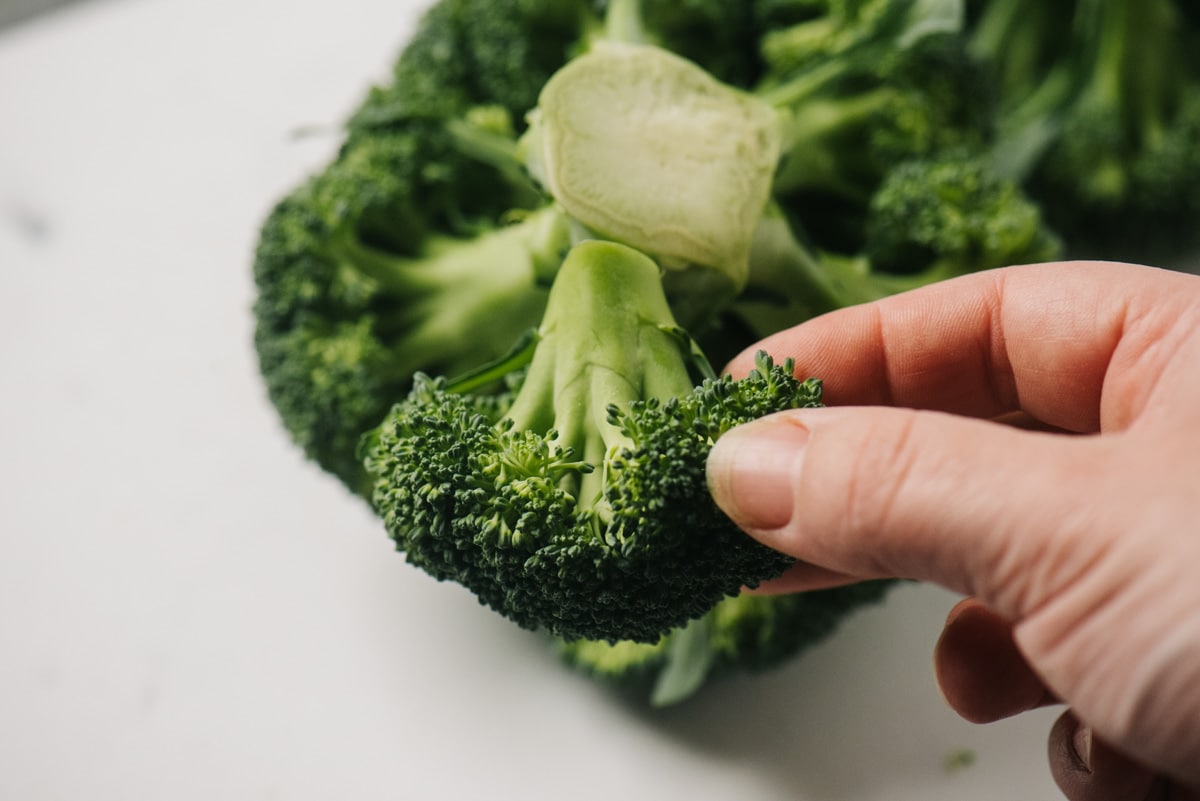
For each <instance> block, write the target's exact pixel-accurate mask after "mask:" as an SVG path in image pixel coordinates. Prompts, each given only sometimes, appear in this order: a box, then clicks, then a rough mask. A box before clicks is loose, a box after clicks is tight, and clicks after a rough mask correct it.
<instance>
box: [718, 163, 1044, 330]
mask: <svg viewBox="0 0 1200 801" xmlns="http://www.w3.org/2000/svg"><path fill="white" fill-rule="evenodd" d="M803 222H804V221H801V223H803ZM805 232H806V229H803V228H801V230H800V231H799V235H797V231H796V226H794V225H793V224H792V222H791V221H789V219H788V218H787V217H786V216H785V215H784V214H783V213H782V212H781V211H780V210H778V209H775V210H774V212H773V213H768V214H767V215H766V216H765V217H764V219H763V221H762V223H761V224H760V226H759V229H758V234H757V237H756V241H755V249H754V251H753V253H752V256H751V260H750V263H751V271H750V279H749V284H748V286H747V290H746V292H745V293H743V295H742V297H741V298H740V299H739V301H738V302H737V304H736V305H735V307H734V308H735V312H736V313H737V314H738V315H739V316H740V317H741V319H742V320H743V321H744V322H745V323H746V324H747V325H749V326H750V327H751V328H752V329H753V330H754V332H755V333H756V334H757V335H758V336H760V337H761V336H767V335H769V334H771V333H773V332H775V331H779V330H782V329H783V328H786V327H788V326H791V325H795V324H796V323H798V322H800V321H802V320H805V319H807V318H809V317H812V316H815V315H817V314H821V313H824V312H827V311H831V310H833V309H837V308H841V307H843V306H851V305H855V304H858V303H864V302H868V301H871V300H877V299H879V298H882V297H886V296H887V295H891V294H895V293H897V292H902V291H905V290H908V289H913V288H915V287H918V286H922V285H925V284H929V283H933V282H935V281H940V280H944V279H947V278H952V277H954V276H957V275H963V274H965V273H969V272H975V271H978V270H987V269H992V268H996V267H1002V266H1006V265H1009V264H1022V263H1031V262H1041V261H1050V260H1053V259H1055V258H1057V257H1058V256H1059V254H1060V252H1061V245H1060V241H1059V239H1058V237H1057V236H1056V235H1055V234H1054V233H1053V232H1052V231H1051V230H1050V229H1049V228H1048V227H1047V226H1046V224H1045V223H1044V221H1043V220H1042V217H1041V211H1040V209H1039V208H1038V206H1036V205H1035V204H1034V203H1032V202H1031V201H1030V200H1029V199H1028V198H1027V197H1026V196H1025V195H1024V193H1023V192H1022V191H1021V189H1020V187H1018V186H1017V185H1016V184H1015V183H1013V182H1012V181H1009V180H1007V179H1005V178H1002V177H1000V176H999V175H998V174H997V172H996V171H995V170H994V169H993V168H992V167H991V164H990V162H989V161H988V159H987V158H986V157H985V156H983V155H981V154H969V153H944V154H941V155H939V156H937V157H934V158H930V159H923V160H916V161H911V162H906V163H904V164H901V165H899V166H897V167H896V168H895V169H893V170H892V171H891V172H889V173H888V174H887V176H886V177H885V178H884V180H883V183H882V184H881V185H880V187H879V189H878V191H876V193H875V194H874V195H873V196H872V198H871V200H870V203H869V204H868V217H867V222H866V225H865V235H864V239H863V241H862V246H861V249H860V250H859V251H858V252H856V253H853V254H840V253H835V252H831V251H823V250H820V249H818V248H815V247H813V246H812V244H811V243H810V242H809V241H808V240H807V239H806V237H805V236H804V234H805Z"/></svg>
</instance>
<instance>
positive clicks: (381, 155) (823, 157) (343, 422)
mask: <svg viewBox="0 0 1200 801" xmlns="http://www.w3.org/2000/svg"><path fill="white" fill-rule="evenodd" d="M982 76H983V73H981V71H980V70H979V69H978V67H977V65H976V64H975V62H974V61H973V60H972V56H971V54H970V53H969V52H968V51H967V48H966V40H965V39H964V36H963V17H962V0H752V1H749V2H746V3H729V2H724V0H608V1H607V2H604V0H440V2H438V3H436V4H435V5H433V6H432V8H431V9H430V10H429V12H428V13H427V14H426V16H425V17H424V18H423V19H422V22H421V24H420V26H419V28H418V30H417V32H416V34H415V36H414V38H413V39H412V40H411V42H410V43H409V45H408V46H407V47H406V48H405V49H404V51H403V52H402V53H401V55H400V57H399V59H398V61H397V62H396V65H395V69H394V71H393V73H392V76H391V80H390V81H388V82H387V83H386V84H384V85H381V86H377V87H375V88H373V89H371V90H370V92H369V94H368V95H367V97H366V98H365V100H364V101H363V103H362V104H361V106H360V107H359V108H358V109H357V111H355V113H354V114H353V115H352V116H351V117H350V119H349V121H348V124H347V129H346V135H345V141H344V143H343V144H342V146H341V148H340V150H339V151H338V153H337V156H336V157H335V158H334V159H333V161H332V162H331V163H330V164H329V166H328V167H327V168H326V169H325V170H323V171H322V172H320V173H319V174H317V175H315V176H313V177H311V178H310V179H308V180H306V181H305V182H304V183H303V184H302V185H300V186H299V187H297V188H296V189H295V190H294V191H292V192H291V193H290V194H289V195H288V196H287V197H285V198H284V199H283V200H281V201H280V202H279V203H278V205H277V206H276V207H275V209H274V210H273V211H272V212H271V213H270V214H269V216H268V217H267V218H266V220H265V222H264V224H263V226H262V232H261V238H260V241H259V244H258V249H257V252H256V258H255V279H256V282H257V287H258V298H257V302H256V304H255V308H254V313H255V317H256V323H257V327H256V334H255V344H256V347H257V350H258V354H259V358H260V365H261V368H262V372H263V376H264V379H265V382H266V386H267V390H268V393H269V395H270V398H271V400H272V402H273V403H274V404H275V406H276V408H277V409H278V411H279V414H280V417H281V419H282V421H283V423H284V425H285V426H286V428H287V429H288V431H289V432H290V433H291V435H292V437H293V439H294V440H295V441H296V442H297V443H298V444H299V445H300V446H301V447H303V449H304V451H305V453H306V454H307V455H308V456H309V457H310V458H312V459H313V460H315V461H316V462H317V463H318V464H319V465H320V466H321V467H323V468H324V469H326V470H328V471H329V472H331V473H333V474H334V475H336V476H337V477H338V478H340V479H341V481H342V482H343V483H345V484H346V486H347V487H349V488H350V489H351V490H352V491H353V492H355V493H357V494H358V495H360V496H362V497H364V498H366V499H368V500H369V501H370V502H371V504H372V505H373V508H374V509H375V510H376V511H377V512H378V514H379V515H380V517H381V518H382V519H383V523H384V526H385V528H386V530H387V531H388V533H389V534H390V536H391V537H392V538H393V539H394V541H395V543H396V545H397V547H398V549H400V550H402V551H403V552H404V553H405V554H406V556H407V558H408V560H409V561H410V562H412V563H413V564H415V565H417V566H419V567H421V568H423V569H424V570H426V571H428V572H429V573H431V574H432V575H433V576H435V577H436V578H439V579H452V580H455V581H459V582H461V583H463V584H465V585H467V586H468V587H469V588H470V589H471V590H472V591H473V592H475V593H476V595H477V596H478V597H479V599H480V601H481V602H483V603H484V604H487V605H489V606H491V607H493V608H495V609H496V610H498V611H499V612H501V613H502V614H504V615H507V616H508V617H510V618H512V619H513V620H515V621H516V622H517V623H519V624H520V625H523V626H526V627H531V628H538V629H542V630H544V631H546V632H549V633H551V634H553V635H555V636H557V637H558V638H560V640H559V641H560V643H561V645H560V648H561V649H562V650H563V652H564V654H565V655H566V657H567V659H568V661H570V662H572V663H573V664H576V665H577V666H579V667H581V668H582V669H584V670H587V671H589V672H592V673H595V674H597V675H604V676H607V677H610V678H614V679H617V680H624V681H626V682H630V683H636V682H637V681H638V680H640V681H642V682H644V683H645V682H648V683H651V684H652V685H653V687H654V690H653V695H654V698H655V700H656V701H657V702H669V701H677V700H680V699H681V698H683V697H684V696H686V695H687V694H688V693H690V692H692V691H694V690H695V689H696V687H697V686H698V685H699V684H700V683H702V682H703V681H704V680H705V678H706V677H707V676H709V675H717V674H720V673H723V672H725V671H727V670H733V669H738V668H747V669H753V668H756V667H765V666H768V665H770V664H773V663H775V662H777V661H780V660H782V659H784V658H786V657H787V656H790V655H791V654H793V653H795V652H797V651H799V650H800V649H801V648H802V647H803V646H804V645H805V644H807V643H809V642H812V641H814V640H816V639H817V638H819V637H820V636H821V635H822V634H823V633H825V632H827V631H828V630H830V629H831V628H832V627H833V625H834V624H835V622H836V621H837V620H838V619H839V618H840V617H841V616H842V615H844V614H845V613H847V612H848V611H849V610H851V609H853V608H855V607H856V606H858V605H860V604H862V603H865V602H868V601H871V600H874V599H876V598H878V597H880V596H881V594H882V592H883V587H884V586H885V585H874V584H871V585H863V586H861V587H853V588H845V589H843V590H833V591H828V592H823V593H817V594H812V595H806V596H798V597H795V598H791V597H789V598H779V599H776V598H758V597H754V596H750V595H746V594H740V590H741V588H742V587H743V586H745V585H753V584H755V583H756V582H758V581H761V580H763V579H766V578H768V577H770V576H773V575H775V574H777V573H778V572H779V571H780V570H782V569H784V568H785V567H786V565H787V564H788V560H787V559H786V558H784V557H782V556H780V555H778V554H776V553H774V552H772V551H770V550H768V549H766V548H764V547H762V546H759V545H757V544H755V543H753V541H752V540H750V539H748V538H746V537H745V536H744V535H742V534H740V533H739V532H737V530H736V529H735V528H734V527H733V525H732V523H731V522H730V521H729V520H727V519H726V518H725V517H724V516H723V515H722V514H721V513H720V511H719V510H718V509H717V508H716V507H715V505H714V504H713V503H712V501H711V499H710V498H709V497H708V494H707V488H706V486H705V481H704V461H705V457H706V454H707V451H708V449H709V448H710V447H711V444H712V442H713V441H715V439H716V438H717V437H719V436H721V434H723V433H724V432H725V431H726V430H727V429H728V428H729V427H731V426H733V425H736V424H739V423H741V422H744V421H747V420H750V419H753V418H755V417H759V416H762V415H765V414H769V413H772V412H774V411H778V410H781V409H786V408H792V407H795V406H803V405H814V404H817V403H819V402H820V387H819V383H818V382H815V381H800V380H797V379H796V378H795V377H794V376H793V375H792V372H793V368H794V366H793V365H791V364H790V363H783V364H774V363H773V362H771V361H770V360H769V359H768V358H766V357H765V356H764V357H762V358H761V359H760V361H759V363H758V369H757V370H756V371H754V372H753V373H752V374H751V375H750V376H749V377H747V378H746V379H744V380H741V381H733V380H731V379H728V378H724V379H718V378H716V377H715V376H713V375H712V371H711V368H709V367H708V360H707V359H706V358H705V354H707V355H709V356H712V355H713V354H717V353H732V352H736V351H739V350H741V349H743V348H745V347H747V346H749V345H751V344H752V343H753V342H754V341H755V340H757V339H759V338H761V337H762V336H764V335H766V334H769V333H774V332H775V331H777V330H779V329H780V328H783V327H785V326H790V325H793V324H795V323H798V322H800V321H802V320H803V319H806V318H807V317H809V316H812V315H813V314H816V313H819V312H821V311H824V310H827V309H832V308H836V307H838V306H843V305H847V304H850V303H857V302H861V301H864V300H870V299H873V298H875V297H880V296H882V295H883V294H888V293H891V292H895V291H899V290H901V289H904V288H907V287H910V286H916V285H920V284H922V283H926V282H929V281H933V280H937V279H939V278H942V277H947V276H950V275H955V274H958V273H960V272H965V271H967V270H972V269H982V268H986V267H990V266H998V265H999V264H1001V263H1005V262H1006V261H1024V260H1039V259H1042V258H1050V257H1051V256H1053V255H1054V254H1055V253H1056V250H1055V248H1056V240H1055V239H1054V237H1053V236H1052V235H1051V234H1049V233H1048V232H1047V230H1046V228H1045V226H1043V224H1042V222H1041V218H1040V216H1039V212H1038V210H1037V208H1036V207H1034V206H1032V205H1031V204H1030V203H1029V202H1028V201H1027V199H1026V198H1025V197H1024V196H1023V195H1022V194H1021V193H1020V191H1018V187H1017V186H1016V185H1015V184H1013V183H1012V182H1009V181H1003V180H1001V179H999V178H997V177H996V176H995V175H994V174H993V173H992V172H991V171H990V170H989V169H988V165H987V164H986V163H985V162H984V158H985V156H984V154H988V153H990V152H992V148H993V144H994V142H993V138H994V135H995V132H994V130H993V117H992V113H993V104H992V97H991V95H990V94H988V93H987V92H986V91H983V84H982ZM1182 146H1183V143H1182V142H1180V143H1177V144H1176V145H1175V147H1176V148H1180V147H1182ZM1163 152H1166V151H1163ZM1158 165H1159V166H1158V169H1165V165H1167V162H1165V161H1160V162H1159V163H1158ZM1143 169H1144V170H1147V171H1149V170H1150V167H1145V168H1143ZM531 330H532V331H533V332H534V333H532V334H528V332H529V331H531ZM685 330H686V331H687V332H688V333H687V334H685V333H683V332H684V331H685ZM523 335H524V336H523ZM692 336H695V337H696V340H693V339H692V338H691V337H692ZM514 343H516V346H515V347H513V346H514ZM697 343H700V344H697ZM639 677H640V679H639Z"/></svg>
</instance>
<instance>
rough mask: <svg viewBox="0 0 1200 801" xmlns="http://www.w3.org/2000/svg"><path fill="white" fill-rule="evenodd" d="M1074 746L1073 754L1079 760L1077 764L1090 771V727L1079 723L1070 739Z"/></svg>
mask: <svg viewBox="0 0 1200 801" xmlns="http://www.w3.org/2000/svg"><path fill="white" fill-rule="evenodd" d="M1071 743H1072V745H1073V746H1074V747H1075V756H1076V758H1077V759H1078V760H1079V764H1080V765H1083V767H1084V768H1085V769H1086V770H1087V771H1088V773H1091V771H1092V729H1091V727H1090V726H1084V725H1080V727H1079V728H1078V729H1076V730H1075V736H1074V737H1073V738H1072V740H1071Z"/></svg>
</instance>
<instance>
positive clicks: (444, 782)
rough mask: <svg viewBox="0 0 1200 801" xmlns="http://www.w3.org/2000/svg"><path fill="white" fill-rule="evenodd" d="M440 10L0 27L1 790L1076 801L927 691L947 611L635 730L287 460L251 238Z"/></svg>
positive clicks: (232, 6) (289, 450)
mask: <svg viewBox="0 0 1200 801" xmlns="http://www.w3.org/2000/svg"><path fill="white" fill-rule="evenodd" d="M418 5H419V4H416V3H412V2H403V1H401V2H397V1H396V0H390V1H387V2H385V0H339V1H338V2H336V3H334V2H329V1H328V0H327V1H326V2H312V3H289V2H285V1H284V0H207V1H206V2H200V1H199V0H153V1H151V0H112V1H111V2H105V3H101V4H95V5H92V4H84V5H81V6H78V7H76V8H72V9H70V10H68V11H64V12H61V13H56V14H53V15H50V16H47V17H45V18H42V19H40V20H36V21H33V22H30V23H27V24H23V25H20V26H17V27H14V28H12V29H9V30H6V31H0V487H2V489H0V552H2V554H3V555H2V556H0V655H2V656H0V710H2V712H0V798H6V799H21V800H22V801H54V800H57V799H79V798H86V799H88V801H118V799H119V800H120V801H126V800H127V799H171V800H172V801H187V800H189V799H197V801H199V799H204V801H211V800H212V799H223V801H229V800H230V799H288V800H289V801H291V800H293V799H314V801H315V800H316V799H330V798H346V799H398V798H404V799H479V798H483V799H489V801H504V799H518V798H519V799H524V800H526V801H528V800H530V799H533V800H535V801H536V800H537V799H561V798H572V799H576V801H589V800H590V799H610V798H615V797H623V798H659V799H689V801H706V800H708V799H714V800H715V799H730V798H741V799H763V800H764V801H775V800H776V799H794V800H798V801H818V800H820V801H841V800H843V799H844V800H845V801H851V799H852V800H853V801H951V799H953V801H961V800H962V799H976V800H978V801H1001V800H1003V801H1010V800H1011V799H1022V800H1023V801H1033V800H1036V799H1053V798H1056V797H1057V792H1056V791H1055V790H1054V788H1053V785H1052V783H1051V781H1050V779H1049V775H1048V770H1047V768H1046V766H1045V757H1044V742H1045V734H1046V731H1047V730H1048V727H1049V724H1050V721H1051V720H1052V718H1053V717H1054V716H1055V715H1056V714H1057V713H1056V712H1054V711H1049V710H1048V711H1043V712H1039V713H1036V714H1033V715H1029V716H1027V717H1024V718H1022V719H1020V720H1015V721H1009V722H1005V723H1002V724H998V725H995V726H988V727H976V726H972V725H969V724H967V723H964V722H962V721H960V720H958V719H957V718H956V717H955V716H954V715H953V714H952V713H951V712H950V711H949V710H948V709H947V708H946V707H945V705H944V704H943V703H942V701H941V700H940V697H939V695H938V692H937V689H936V686H935V684H934V682H933V677H932V671H931V667H930V651H931V648H932V645H933V642H934V640H935V638H936V637H937V634H938V632H939V630H940V625H941V620H942V617H943V615H944V614H945V612H946V611H947V610H948V609H949V608H950V606H951V604H952V603H953V600H954V599H953V598H952V597H951V596H950V595H948V594H946V593H943V592H941V591H938V590H935V589H931V588H924V587H916V586H912V587H905V588H903V589H901V590H899V591H898V592H897V593H896V594H895V595H894V596H893V598H892V600H891V602H890V603H889V604H887V605H886V606H885V607H882V608H878V609H873V610H870V611H867V612H864V613H862V614H860V615H858V616H857V617H855V618H854V619H853V620H852V621H851V622H850V623H849V624H848V625H847V626H846V627H845V628H844V629H843V630H842V631H841V632H840V633H839V634H838V635H837V636H836V637H835V638H833V639H832V640H831V641H829V642H828V643H826V644H825V645H823V646H822V647H820V648H818V649H816V650H814V651H813V652H811V653H810V654H809V655H808V656H806V657H805V658H803V659H801V660H799V661H797V662H795V663H794V664H792V665H790V666H787V667H785V668H783V669H781V670H778V671H775V672H773V673H769V674H766V675H763V676H759V677H756V678H738V679H733V680H729V681H725V682H722V683H720V684H718V685H715V686H712V687H710V688H708V690H707V691H706V692H704V693H703V695H702V696H700V697H699V698H697V699H695V700H694V701H692V702H691V703H688V704H686V705H684V706H682V707H679V708H675V709H670V710H665V711H661V712H649V711H646V710H642V709H639V708H637V707H636V706H632V705H630V704H628V703H624V702H622V701H620V700H619V699H617V698H615V697H614V696H612V695H611V694H610V693H608V692H606V691H605V690H603V689H602V688H600V687H597V686H596V685H594V684H592V683H590V682H589V681H587V680H585V679H582V678H580V677H579V676H576V675H574V674H572V673H570V672H568V671H566V670H564V669H562V668H561V667H560V666H559V665H558V664H557V662H556V661H555V659H554V658H553V657H552V656H551V655H550V654H549V653H547V651H546V649H545V648H544V647H543V643H542V642H541V640H539V638H537V637H536V636H533V635H530V634H528V633H525V632H521V631H518V630H516V629H515V628H514V627H512V626H511V625H509V624H508V623H506V622H504V621H502V620H501V619H500V618H498V617H496V616H494V615H493V614H491V613H490V612H487V611H486V610H484V609H481V608H480V607H478V606H477V605H476V604H475V602H474V601H473V600H472V599H471V598H470V597H469V596H468V595H467V594H466V593H465V592H463V591H461V590H460V589H458V588H456V587H452V586H443V585H439V584H436V583H435V582H433V581H432V580H430V579H428V578H426V577H425V576H424V575H423V574H420V573H418V572H416V571H414V570H413V569H411V568H409V567H408V566H406V565H405V564H404V562H403V559H402V558H401V557H399V556H397V555H395V554H394V553H393V552H392V550H391V546H390V543H389V542H388V540H387V538H386V536H385V535H384V534H383V532H382V530H381V529H380V526H379V525H378V524H377V523H376V521H375V520H374V519H373V518H372V516H371V515H370V514H369V513H368V511H367V510H366V509H365V508H364V507H363V506H362V505H361V504H360V503H359V502H357V501H356V500H354V499H352V498H350V497H348V496H347V495H346V493H345V492H343V491H342V489H341V488H340V487H339V486H338V485H337V484H335V483H334V482H333V481H332V480H331V479H328V478H327V477H325V476H323V475H322V474H320V473H319V472H318V471H317V470H316V469H314V468H313V467H312V466H310V465H308V464H306V463H305V462H304V461H303V460H302V459H301V458H300V456H299V454H298V452H297V451H296V450H295V449H294V448H293V447H292V445H291V444H290V443H289V442H288V440H287V438H286V437H285V435H284V434H283V432H282V431H281V429H280V427H279V425H278V423H277V421H276V419H275V416H274V414H273V412H272V410H271V408H270V407H269V406H268V404H267V401H266V400H265V397H264V394H263V390H262V388H261V386H260V383H259V380H258V376H257V366H256V362H255V358H254V354H253V351H252V349H251V345H250V340H251V330H252V323H251V319H250V315H249V307H250V304H251V302H252V284H251V280H250V273H249V261H250V254H251V249H252V247H253V243H254V239H255V233H256V229H257V226H258V224H259V222H260V221H261V219H262V217H263V215H264V214H265V212H266V211H267V209H268V207H269V205H270V204H271V203H272V201H273V200H274V199H275V198H277V197H278V196H279V195H280V193H282V192H283V191H284V190H286V189H287V188H289V187H290V186H292V185H293V184H294V183H295V182H296V181H297V180H299V179H300V178H301V176H303V175H304V174H306V173H307V172H309V171H311V170H313V169H315V168H317V167H318V166H319V165H320V164H321V163H322V162H323V160H324V159H326V158H327V157H328V156H329V155H330V153H331V151H332V149H333V148H334V147H335V146H336V144H337V137H336V133H335V132H334V129H335V128H336V125H337V123H338V121H339V120H340V119H342V117H343V116H344V115H345V113H346V112H347V111H348V110H349V109H350V108H351V107H352V106H353V105H354V104H355V103H356V102H357V100H358V98H359V97H360V96H361V94H362V93H363V91H364V90H365V88H366V86H367V84H368V83H369V82H370V81H371V80H373V79H375V78H376V77H379V76H382V75H383V74H384V72H385V71H386V69H387V67H388V65H389V63H390V61H391V59H392V58H393V56H394V55H395V53H396V52H397V50H398V48H399V47H400V45H401V44H402V42H403V40H404V37H405V35H406V32H407V31H408V30H410V29H411V25H412V23H413V21H414V19H415V17H416V15H417V13H418V11H419V8H418ZM300 128H304V129H309V130H313V129H315V130H317V131H318V132H320V131H325V132H326V133H324V134H322V133H317V134H316V135H310V136H306V137H302V138H297V137H296V136H294V135H293V134H294V132H295V131H296V130H297V129H300ZM968 751H969V752H971V753H973V754H974V755H975V759H974V761H973V763H972V764H971V765H970V766H969V767H963V768H961V769H951V768H950V766H948V763H947V760H948V759H951V760H952V761H953V757H954V756H955V755H957V754H961V753H964V752H968Z"/></svg>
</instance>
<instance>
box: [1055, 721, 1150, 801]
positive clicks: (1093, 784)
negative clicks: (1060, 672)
mask: <svg viewBox="0 0 1200 801" xmlns="http://www.w3.org/2000/svg"><path fill="white" fill-rule="evenodd" d="M1049 756H1050V773H1051V774H1052V775H1053V776H1054V781H1055V782H1056V783H1057V784H1058V787H1059V789H1060V790H1062V791H1063V794H1064V795H1065V796H1066V797H1067V798H1068V799H1069V801H1160V800H1161V801H1166V799H1167V798H1169V797H1170V796H1168V795H1165V793H1166V792H1167V785H1165V784H1164V783H1163V782H1161V781H1160V779H1159V778H1158V777H1157V776H1156V775H1155V773H1154V771H1152V770H1150V769H1149V768H1145V767H1142V766H1141V765H1139V764H1138V763H1136V762H1134V761H1132V760H1131V759H1129V758H1128V757H1126V756H1124V755H1122V754H1121V753H1119V752H1117V751H1115V750H1113V749H1112V748H1110V747H1109V746H1108V745H1106V744H1105V743H1104V742H1103V741H1102V740H1100V739H1099V738H1097V737H1095V736H1094V735H1093V734H1092V731H1091V729H1089V728H1088V727H1087V726H1085V725H1083V724H1082V723H1080V721H1079V720H1078V718H1076V717H1075V715H1074V714H1073V713H1072V712H1070V711H1068V712H1065V713H1063V715H1062V717H1060V718H1059V719H1058V721H1057V722H1056V723H1055V724H1054V727H1053V728H1052V729H1051V730H1050V743H1049Z"/></svg>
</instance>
